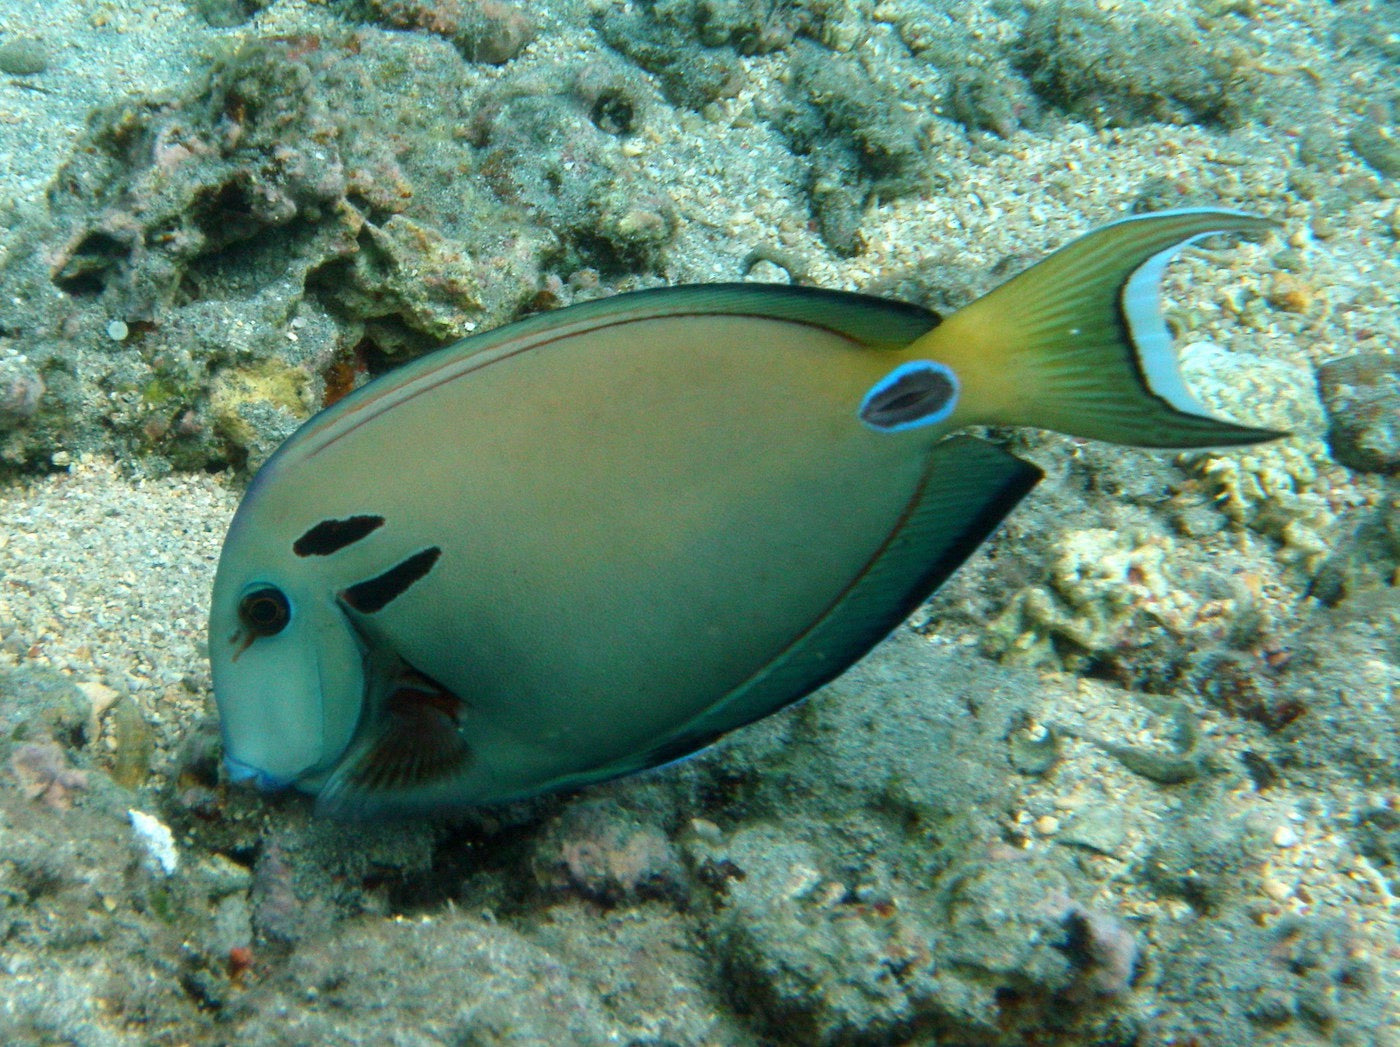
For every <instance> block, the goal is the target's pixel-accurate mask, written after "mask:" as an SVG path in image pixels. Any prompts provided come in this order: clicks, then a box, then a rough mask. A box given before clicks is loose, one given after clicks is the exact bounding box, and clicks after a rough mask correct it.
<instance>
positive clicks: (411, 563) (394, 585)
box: [340, 545, 442, 614]
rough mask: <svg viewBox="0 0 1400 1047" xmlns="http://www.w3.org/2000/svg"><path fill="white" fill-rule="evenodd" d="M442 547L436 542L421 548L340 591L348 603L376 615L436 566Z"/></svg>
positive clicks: (356, 608)
mask: <svg viewBox="0 0 1400 1047" xmlns="http://www.w3.org/2000/svg"><path fill="white" fill-rule="evenodd" d="M441 555H442V550H441V549H439V548H438V547H437V546H436V545H433V546H429V547H428V548H427V549H420V550H418V552H416V553H414V554H413V555H412V556H410V557H409V558H408V559H407V560H404V561H402V562H400V563H396V564H394V566H393V567H390V568H389V569H388V570H387V571H385V572H384V573H383V574H378V575H375V576H374V577H373V578H366V579H365V580H364V581H363V582H356V583H355V584H354V585H352V586H350V588H348V589H346V590H345V591H344V592H343V593H341V594H340V597H341V599H343V600H344V601H345V602H346V603H347V604H349V605H350V606H351V607H353V608H354V609H355V610H357V611H359V612H360V613H361V614H373V613H374V612H375V611H379V610H383V609H384V608H385V607H387V606H388V605H389V604H390V603H392V602H393V601H394V600H397V599H398V598H399V597H400V596H402V595H403V594H404V593H405V592H407V591H408V588H409V586H411V585H412V584H413V583H414V582H416V581H418V579H420V578H422V577H423V576H424V575H425V574H427V573H428V572H429V571H431V570H432V569H433V564H435V563H437V558H438V557H439V556H441Z"/></svg>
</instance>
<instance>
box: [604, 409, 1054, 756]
mask: <svg viewBox="0 0 1400 1047" xmlns="http://www.w3.org/2000/svg"><path fill="white" fill-rule="evenodd" d="M1040 478H1041V472H1040V470H1039V469H1037V468H1036V467H1035V466H1033V465H1031V464H1030V463H1029V462H1025V461H1022V460H1021V459H1020V458H1017V457H1016V456H1015V455H1012V454H1009V453H1008V452H1006V451H1003V450H1002V449H1001V448H1000V447H998V446H996V445H995V444H992V443H989V442H987V441H986V440H981V439H978V438H976V437H972V436H956V437H952V438H950V439H947V440H944V441H942V442H941V443H938V444H936V445H935V446H934V448H933V449H932V451H931V452H930V454H929V461H928V466H927V468H926V470H925V472H924V477H923V482H922V483H921V485H920V487H919V489H918V491H917V492H916V493H915V495H914V497H913V498H912V499H911V500H910V502H909V504H908V506H907V508H906V510H905V513H904V517H903V519H902V520H901V521H900V522H899V523H898V525H897V526H896V527H895V528H894V530H893V531H892V532H891V534H890V536H889V538H888V539H887V540H886V541H885V543H884V544H883V545H882V546H881V548H880V549H879V550H878V551H877V552H876V553H875V555H874V556H873V557H872V558H871V559H870V561H869V562H868V563H867V564H866V565H865V568H864V569H863V570H862V571H861V572H860V573H859V575H858V576H857V577H856V578H855V579H853V580H852V582H851V584H850V585H848V586H847V588H846V589H845V591H844V592H842V593H841V594H840V596H838V597H837V599H836V600H835V601H834V602H833V603H832V605H831V606H830V607H829V608H828V610H827V611H826V613H825V614H823V615H822V616H821V617H820V618H818V619H817V620H816V621H815V622H814V623H813V624H812V625H811V627H810V628H809V629H807V631H806V632H804V633H802V634H801V635H800V636H798V637H796V638H794V640H793V642H792V643H791V644H790V645H789V646H788V647H787V648H786V649H785V650H784V651H783V652H782V653H780V654H779V655H778V656H777V657H776V658H775V659H773V660H772V661H771V662H769V663H768V665H767V666H765V667H764V668H763V669H762V670H760V671H759V672H758V673H757V674H755V675H754V676H752V677H751V678H750V679H749V680H747V681H746V682H745V683H743V684H741V685H740V686H739V687H738V688H736V689H735V690H733V691H731V692H730V693H729V694H728V695H727V696H726V697H725V698H723V699H722V700H721V701H720V702H718V703H717V704H715V705H714V706H711V707H710V708H709V709H708V710H706V711H705V712H703V713H701V714H700V715H699V716H697V717H695V718H694V719H692V720H691V721H690V722H689V723H687V724H685V725H684V726H683V727H682V728H681V729H680V730H678V731H676V732H675V733H674V734H672V735H671V736H670V737H669V738H667V739H666V740H664V741H663V742H661V743H660V744H659V745H657V746H655V747H654V748H653V749H651V750H650V751H649V752H647V753H645V754H641V755H640V756H639V757H637V758H636V759H635V761H634V762H631V763H632V765H631V766H628V767H620V766H619V767H613V768H610V769H608V772H607V774H606V775H604V774H600V775H598V777H607V776H611V775H612V774H620V773H625V772H626V771H628V770H640V769H642V768H645V767H655V766H658V765H660V764H663V763H669V762H671V761H672V760H676V759H679V758H681V757H683V756H686V755H688V754H689V753H691V752H694V751H695V750H696V749H699V748H701V747H703V746H705V745H708V744H709V743H710V742H712V741H714V740H715V739H717V738H718V737H720V736H721V735H723V734H727V733H728V732H729V731H732V730H734V729H736V728H738V727H742V726H743V725H745V724H748V723H752V722H753V721H755V720H758V719H761V718H763V717H764V716H767V715H768V714H769V713H772V712H775V711H776V710H778V709H780V708H782V707H783V706H785V705H787V704H789V703H791V702H794V701H796V700H797V699H799V698H801V697H803V696H804V695H806V694H808V693H810V692H811V691H813V690H815V689H816V688H818V687H820V686H821V685H822V684H824V683H827V682H828V681H830V680H832V679H834V678H835V677H837V676H839V675H840V674H841V673H843V672H845V671H846V669H848V668H849V667H850V666H851V665H852V664H854V663H855V662H856V661H857V660H859V659H860V658H862V657H863V656H864V655H865V654H866V653H867V652H868V651H869V650H870V649H871V648H872V647H874V646H875V645H876V644H877V643H879V642H880V641H881V640H882V639H884V638H885V637H886V636H887V635H889V633H890V632H891V631H892V630H893V629H894V628H895V627H896V626H898V625H899V624H900V623H901V622H902V621H904V619H905V618H907V617H908V616H909V615H910V614H911V613H912V612H913V611H914V609H915V608H916V607H918V606H919V604H921V603H922V602H923V601H924V600H926V599H927V598H928V597H929V596H930V595H931V594H932V593H933V592H934V590H936V589H937V588H938V587H939V586H940V585H942V584H943V582H944V581H946V580H947V578H948V577H949V575H951V574H952V573H953V572H954V571H955V570H957V569H958V567H959V566H961V564H962V563H963V561H964V560H966V559H967V558H968V557H969V556H970V555H972V553H973V552H974V551H975V550H976V549H977V548H978V547H979V546H980V545H981V544H982V543H983V542H984V541H985V540H986V539H987V537H988V536H989V535H990V534H991V533H992V532H993V531H994V530H996V528H997V526H998V525H999V524H1000V523H1001V521H1002V519H1003V518H1004V517H1005V516H1006V514H1007V513H1009V512H1010V511H1011V510H1012V509H1013V508H1015V506H1016V505H1017V503H1019V502H1020V501H1021V499H1022V498H1023V497H1025V495H1026V494H1027V493H1028V492H1029V491H1030V489H1031V488H1032V487H1034V486H1035V485H1036V483H1038V482H1039V480H1040Z"/></svg>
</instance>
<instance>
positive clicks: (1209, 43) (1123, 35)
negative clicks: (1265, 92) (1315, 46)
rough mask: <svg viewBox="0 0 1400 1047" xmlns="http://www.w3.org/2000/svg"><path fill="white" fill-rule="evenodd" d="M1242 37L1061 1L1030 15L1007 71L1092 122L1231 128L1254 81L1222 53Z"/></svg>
mask: <svg viewBox="0 0 1400 1047" xmlns="http://www.w3.org/2000/svg"><path fill="white" fill-rule="evenodd" d="M1246 39H1247V38H1245V37H1242V36H1241V34H1240V33H1239V32H1238V31H1237V30H1235V29H1234V28H1233V27H1232V26H1230V25H1229V23H1224V24H1221V25H1220V26H1218V27H1215V28H1214V29H1213V31H1212V32H1209V33H1205V32H1202V29H1201V26H1200V25H1199V24H1197V23H1195V22H1193V21H1191V20H1190V19H1189V18H1188V17H1186V16H1185V15H1184V14H1175V13H1174V12H1171V11H1164V10H1162V9H1161V8H1160V7H1158V6H1154V5H1145V4H1133V5H1115V6H1114V7H1112V8H1106V7H1104V6H1103V5H1102V4H1099V3H1097V2H1095V0H1064V2H1057V3H1046V4H1040V5H1038V6H1036V7H1035V8H1034V9H1033V11H1032V13H1031V17H1030V20H1029V22H1028V24H1027V26H1026V30H1025V33H1024V35H1023V36H1022V38H1021V41H1020V43H1019V44H1018V46H1017V53H1018V55H1017V65H1018V66H1019V68H1020V69H1021V71H1022V72H1023V73H1024V74H1025V75H1026V76H1027V77H1028V78H1029V79H1030V82H1031V85H1032V86H1033V87H1034V88H1035V90H1036V92H1037V93H1039V94H1040V96H1041V97H1042V98H1043V99H1044V100H1045V101H1046V102H1048V103H1050V104H1052V105H1056V106H1059V107H1061V108H1063V109H1066V110H1068V111H1069V112H1072V113H1076V114H1078V115H1079V116H1082V117H1084V118H1086V119H1088V120H1090V121H1092V122H1093V123H1095V124H1100V125H1110V126H1124V125H1132V124H1139V123H1145V122H1151V121H1162V122H1170V123H1188V122H1193V123H1194V122H1204V123H1215V124H1226V125H1231V126H1232V125H1235V124H1238V123H1239V122H1240V121H1241V120H1242V119H1243V118H1244V116H1245V113H1246V108H1247V106H1248V104H1249V102H1250V100H1251V99H1252V98H1253V97H1254V96H1255V95H1256V94H1257V86H1258V84H1259V83H1260V80H1261V74H1260V73H1258V72H1257V71H1251V70H1249V69H1248V68H1247V67H1243V66H1241V64H1240V62H1239V60H1238V58H1237V57H1236V53H1235V51H1234V50H1232V46H1233V47H1234V48H1243V47H1245V46H1246Z"/></svg>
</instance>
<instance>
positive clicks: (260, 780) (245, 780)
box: [224, 755, 292, 793]
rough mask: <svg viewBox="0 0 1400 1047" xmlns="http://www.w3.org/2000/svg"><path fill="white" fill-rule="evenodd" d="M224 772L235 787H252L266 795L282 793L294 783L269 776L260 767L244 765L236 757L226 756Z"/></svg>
mask: <svg viewBox="0 0 1400 1047" xmlns="http://www.w3.org/2000/svg"><path fill="white" fill-rule="evenodd" d="M224 770H226V771H227V772H228V780H229V781H230V782H232V783H233V784H234V785H252V786H254V787H256V788H257V789H259V790H260V791H262V792H265V793H271V792H281V791H282V790H283V789H286V788H287V787H288V786H290V785H291V784H292V783H291V782H289V781H287V780H286V779H284V778H279V777H277V776H276V775H273V774H268V773H267V772H266V771H264V770H262V769H261V768H259V767H254V766H253V765H252V764H248V763H244V762H243V761H242V760H240V759H238V758H237V757H235V756H228V755H225V756H224Z"/></svg>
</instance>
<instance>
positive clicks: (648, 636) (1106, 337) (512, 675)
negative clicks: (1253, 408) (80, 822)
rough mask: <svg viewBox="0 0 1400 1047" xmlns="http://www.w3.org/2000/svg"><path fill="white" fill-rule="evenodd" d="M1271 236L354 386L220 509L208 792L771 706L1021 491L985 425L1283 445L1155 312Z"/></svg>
mask: <svg viewBox="0 0 1400 1047" xmlns="http://www.w3.org/2000/svg"><path fill="white" fill-rule="evenodd" d="M1274 227H1275V224H1274V223H1273V222H1272V221H1270V220H1268V219H1265V218H1261V217H1257V216H1254V215H1249V214H1244V213H1239V212H1235V211H1226V210H1212V209H1191V210H1177V211H1163V212H1157V213H1153V214H1146V215H1138V216H1132V217H1128V218H1124V219H1121V220H1119V221H1116V222H1112V223H1110V224H1108V225H1105V226H1102V227H1100V228H1098V229H1096V230H1093V231H1091V232H1089V233H1087V234H1086V235H1084V236H1082V237H1081V238H1079V239H1077V240H1075V241H1073V242H1072V243H1070V244H1068V245H1067V246H1064V247H1062V248H1060V249H1059V250H1057V251H1055V252H1054V253H1052V254H1050V255H1049V256H1048V257H1046V258H1045V259H1043V260H1042V261H1040V262H1039V263H1038V264H1036V265H1034V266H1032V267H1031V268H1029V269H1027V270H1025V271H1024V272H1022V273H1020V274H1019V275H1017V276H1015V277H1013V278H1012V279H1010V280H1009V281H1007V282H1006V283H1004V284H1002V285H1001V286H999V287H997V288H996V289H994V290H993V291H991V292H990V293H989V294H987V295H985V296H983V297H982V298H979V299H977V300H976V301H974V302H972V303H971V304H970V305H967V306H966V307H964V308H962V309H960V310H957V311H955V312H953V313H952V314H951V315H949V316H947V317H942V318H941V317H940V316H938V315H937V314H935V313H933V312H931V311H929V310H927V309H924V308H921V307H919V306H916V305H912V304H908V303H904V302H898V301H892V300H886V299H882V298H878V297H872V296H866V295H861V294H857V293H852V292H846V291H837V290H823V289H818V288H811V287H805V286H792V285H776V284H775V285H765V284H751V283H734V284H724V283H720V284H692V285H680V286H675V287H667V288H658V289H652V290H643V291H637V292H632V293H627V294H619V295H616V296H613V297H609V298H603V299H599V300H594V301H589V302H585V303H580V304H575V305H572V306H568V307H566V308H562V309H558V310H555V311H553V312H548V313H542V314H536V315H533V316H529V317H526V318H525V319H522V320H519V321H517V322H515V323H511V324H508V325H506V326H503V327H500V328H498V329H496V330H493V331H489V332H485V333H481V334H477V335H474V336H471V337H468V338H466V339H464V340H462V341H459V342H457V343H455V344H453V345H450V346H448V347H446V348H443V349H440V350H438V351H435V352H432V353H429V354H427V355H425V356H422V357H420V358H418V359H416V360H414V361H412V362H410V363H407V364H405V365H403V366H401V367H399V368H398V369H396V370H393V371H390V372H388V373H386V374H384V375H382V376H380V377H378V378H376V379H375V380H373V381H371V382H369V383H367V384H366V385H364V386H363V387H361V388H359V389H357V390H355V391H354V392H352V393H351V394H349V395H348V396H346V397H344V398H343V399H341V400H340V401H338V402H337V403H335V404H334V405H332V406H330V407H329V408H327V409H325V410H323V411H321V412H320V413H319V414H317V415H315V416H313V417H312V418H310V419H309V420H308V421H307V422H306V423H305V424H304V425H303V426H302V427H301V428H300V429H298V430H297V431H296V432H295V433H294V434H293V435H292V436H291V437H290V438H288V439H287V440H286V442H285V443H283V444H282V445H281V446H280V447H279V448H278V449H277V451H276V452H275V453H274V454H273V455H272V456H271V457H270V458H269V459H268V461H267V462H266V463H265V464H264V465H263V467H262V468H261V469H260V470H259V471H258V473H257V474H256V476H255V477H254V479H253V480H252V482H251V483H250V485H249V486H248V488H247V490H246V492H245V494H244V497H243V498H242V501H241V503H240V505H239V507H238V509H237V511H236V513H235V514H234V517H233V520H232V522H231V524H230V526H229V530H228V534H227V537H226V539H225V542H224V545H223V549H222V552H221V555H220V558H219V564H218V569H217V573H216V577H215V582H214V588H213V594H212V599H211V606H210V617H209V637H208V642H209V656H210V664H211V668H212V675H213V686H214V697H215V702H216V705H217V708H218V713H219V718H220V724H221V731H222V737H223V744H224V753H225V756H224V760H225V767H226V769H227V775H228V777H229V779H230V780H232V781H235V782H247V783H251V784H253V785H255V786H258V787H260V788H262V789H265V790H284V789H294V790H298V791H301V792H303V793H306V794H309V795H311V796H314V797H315V808H316V810H317V811H318V812H320V813H325V814H329V815H333V816H337V817H343V818H351V819H353V818H372V817H408V816H420V815H438V814H443V813H451V812H454V811H461V810H464V809H466V808H471V807H477V806H485V805H494V804H500V803H505V802H510V801H516V800H521V799H526V798H529V797H534V796H538V795H541V794H546V793H551V792H557V791H561V790H573V789H577V788H580V787H583V786H586V785H590V784H592V783H596V782H601V781H605V780H608V779H612V778H617V777H620V776H623V775H627V774H631V773H634V772H637V771H641V770H644V769H647V768H651V767H656V766H660V765H663V764H667V763H670V762H672V761H675V760H678V759H680V758H682V757H685V756H687V755H689V754H691V753H694V752H696V751H698V750H700V749H702V748H704V747H705V746H707V745H709V744H711V743H712V742H714V741H715V740H716V739H719V738H720V737H722V736H724V735H726V734H728V733H729V732H731V731H733V730H735V729H737V728H739V727H742V726H744V725H746V724H749V723H752V722H754V721H756V720H759V719H762V718H763V717H766V716H768V715H770V714H772V713H774V712H776V711H777V710H779V709H782V708H784V707H785V706H787V705H790V704H791V703H793V702H795V701H797V700H798V699H800V698H802V697H803V696H805V695H807V694H809V693H811V692H812V691H814V690H816V689H817V688H819V687H820V686H822V685H823V684H824V683H826V682H828V681H830V680H832V679H834V678H835V677H836V676H838V675H839V674H840V673H842V672H843V671H845V670H846V669H847V668H848V667H849V666H851V665H852V664H853V663H855V662H856V661H857V660H859V659H860V658H862V657H863V656H864V655H865V654H866V653H867V652H869V651H870V650H871V648H872V647H874V646H875V645H876V644H877V643H879V642H880V640H881V639H883V638H884V637H885V636H886V635H888V634H889V633H890V632H891V631H892V630H893V629H895V628H896V627H897V626H898V625H899V624H900V623H901V622H902V621H903V620H904V619H905V618H906V617H907V616H908V615H909V614H911V613H912V612H913V611H914V610H915V609H916V608H917V607H918V606H919V605H920V604H921V603H923V602H924V601H925V600H926V599H927V598H928V597H929V595H930V594H931V593H932V592H933V591H934V590H935V589H937V588H938V587H939V585H941V584H942V583H943V582H944V580H945V579H947V578H948V577H949V576H950V575H951V574H952V573H953V571H954V570H956V569H957V567H958V566H959V565H960V564H961V563H962V562H963V561H964V560H965V559H966V558H967V557H968V556H970V555H971V554H972V553H973V552H974V551H975V550H976V549H977V548H978V547H979V546H980V545H981V544H982V543H983V542H984V541H985V540H986V539H987V538H988V537H989V536H990V535H991V534H992V533H993V532H994V531H995V529H996V528H997V527H998V525H999V524H1000V522H1001V521H1002V519H1003V518H1004V517H1005V516H1006V514H1007V513H1009V512H1010V511H1011V510H1012V508H1014V507H1015V506H1016V504H1017V503H1018V502H1020V501H1021V499H1022V498H1023V497H1025V496H1026V495H1027V494H1028V493H1029V492H1030V490H1031V489H1032V488H1033V487H1034V486H1035V484H1036V483H1037V482H1038V481H1039V480H1040V478H1041V472H1040V470H1039V469H1037V468H1036V467H1035V466H1034V465H1032V464H1031V463H1029V462H1027V461H1024V460H1022V459H1020V458H1018V457H1016V456H1015V455H1013V454H1011V453H1010V452H1008V451H1007V450H1005V449H1003V448H1002V447H1001V446H999V445H998V444H997V443H996V442H995V441H994V440H992V439H988V438H987V436H986V435H985V433H983V431H982V430H981V429H980V428H979V427H988V426H991V427H1003V426H1025V427H1034V428H1038V429H1048V430H1054V431H1057V432H1060V433H1064V434H1068V435H1070V436H1073V437H1081V438H1086V439H1093V440H1101V441H1109V442H1112V443H1118V444H1125V445H1134V446H1141V447H1149V448H1195V447H1216V446H1233V445H1246V444H1253V443H1257V442H1260V441H1265V440H1273V439H1277V438H1279V437H1281V436H1284V435H1287V434H1285V433H1282V432H1280V431H1276V430H1272V429H1264V428H1256V427H1252V426H1247V425H1242V424H1236V423H1234V422H1231V421H1227V420H1224V419H1220V418H1217V417H1214V416H1213V415H1211V414H1210V412H1209V411H1208V410H1207V409H1206V408H1205V407H1203V406H1202V405H1201V404H1200V403H1199V402H1198V401H1197V400H1196V398H1195V397H1194V396H1193V395H1192V393H1191V392H1190V390H1189V389H1188V387H1187V385H1186V383H1185V382H1184V380H1183V378H1182V376H1181V373H1180V370H1179V367H1178V362H1177V359H1176V355H1175V352H1174V351H1173V349H1172V344H1171V337H1170V334H1169V332H1168V330H1167V327H1166V325H1165V322H1164V320H1163V316H1162V313H1161V307H1160V284H1161V278H1162V274H1163V271H1164V269H1165V268H1166V266H1167V264H1168V262H1169V261H1170V259H1171V258H1172V257H1173V256H1174V255H1175V254H1176V253H1177V252H1178V251H1179V250H1180V249H1181V248H1182V247H1184V246H1185V245H1187V244H1189V243H1192V242H1193V241H1195V240H1197V239H1199V238H1201V237H1203V236H1206V235H1209V234H1212V233H1233V234H1240V235H1253V236H1261V235H1264V234H1266V233H1267V232H1268V231H1269V230H1271V229H1273V228H1274ZM968 430H974V431H971V432H969V431H968ZM979 433H982V434H981V435H979Z"/></svg>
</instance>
